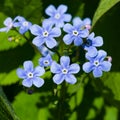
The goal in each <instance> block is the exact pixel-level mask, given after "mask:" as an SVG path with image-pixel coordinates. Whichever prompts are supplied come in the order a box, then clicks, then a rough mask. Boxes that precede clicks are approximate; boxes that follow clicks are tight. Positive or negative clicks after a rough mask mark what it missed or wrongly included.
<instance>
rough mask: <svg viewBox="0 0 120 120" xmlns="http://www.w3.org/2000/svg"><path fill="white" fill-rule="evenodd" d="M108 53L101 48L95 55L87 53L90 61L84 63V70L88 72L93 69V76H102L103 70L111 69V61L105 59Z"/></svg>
mask: <svg viewBox="0 0 120 120" xmlns="http://www.w3.org/2000/svg"><path fill="white" fill-rule="evenodd" d="M106 56H107V53H106V52H105V51H103V50H99V51H98V53H97V55H96V56H95V57H90V56H89V54H88V53H86V58H87V59H88V60H89V62H86V63H84V64H83V70H84V71H85V72H86V73H89V72H91V71H93V76H94V77H95V78H97V77H101V76H102V74H103V72H102V71H106V72H108V71H110V69H111V65H112V64H111V63H110V62H109V61H105V60H104V59H105V58H106Z"/></svg>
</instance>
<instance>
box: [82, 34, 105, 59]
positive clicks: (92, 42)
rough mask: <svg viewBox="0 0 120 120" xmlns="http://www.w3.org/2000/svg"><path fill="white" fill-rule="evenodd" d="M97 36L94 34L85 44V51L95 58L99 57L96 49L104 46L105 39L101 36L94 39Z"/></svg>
mask: <svg viewBox="0 0 120 120" xmlns="http://www.w3.org/2000/svg"><path fill="white" fill-rule="evenodd" d="M94 36H95V34H94V32H92V33H91V34H90V35H89V36H88V37H87V39H86V41H85V42H84V43H83V47H84V49H85V50H86V51H87V52H88V54H89V56H91V57H94V56H96V55H97V49H96V47H100V46H102V45H103V38H102V37H101V36H97V37H94Z"/></svg>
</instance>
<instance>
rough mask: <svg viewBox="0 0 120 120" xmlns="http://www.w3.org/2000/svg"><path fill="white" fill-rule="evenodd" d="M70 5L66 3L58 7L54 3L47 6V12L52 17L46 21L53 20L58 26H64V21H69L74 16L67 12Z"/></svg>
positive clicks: (52, 22)
mask: <svg viewBox="0 0 120 120" xmlns="http://www.w3.org/2000/svg"><path fill="white" fill-rule="evenodd" d="M67 9H68V7H67V6H66V5H59V6H58V8H57V9H56V8H55V7H54V6H53V5H50V6H48V7H47V8H46V10H45V13H46V14H47V15H49V16H50V17H49V18H48V19H46V21H49V22H51V24H52V25H55V26H56V27H63V26H64V22H69V21H70V20H71V18H72V16H71V15H70V14H66V13H65V12H66V11H67Z"/></svg>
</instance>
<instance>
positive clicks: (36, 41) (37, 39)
mask: <svg viewBox="0 0 120 120" xmlns="http://www.w3.org/2000/svg"><path fill="white" fill-rule="evenodd" d="M32 43H33V44H34V45H36V46H38V47H40V46H41V45H43V44H44V39H42V38H41V37H39V36H37V37H35V38H34V39H33V41H32Z"/></svg>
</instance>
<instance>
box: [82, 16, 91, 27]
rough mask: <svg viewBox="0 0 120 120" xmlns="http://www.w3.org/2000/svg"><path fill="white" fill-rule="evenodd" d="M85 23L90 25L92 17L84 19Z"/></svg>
mask: <svg viewBox="0 0 120 120" xmlns="http://www.w3.org/2000/svg"><path fill="white" fill-rule="evenodd" d="M83 22H84V24H87V25H90V24H91V19H90V18H85V19H84V20H83Z"/></svg>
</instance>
